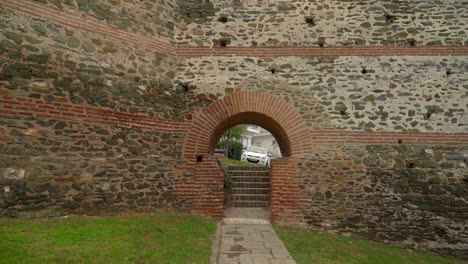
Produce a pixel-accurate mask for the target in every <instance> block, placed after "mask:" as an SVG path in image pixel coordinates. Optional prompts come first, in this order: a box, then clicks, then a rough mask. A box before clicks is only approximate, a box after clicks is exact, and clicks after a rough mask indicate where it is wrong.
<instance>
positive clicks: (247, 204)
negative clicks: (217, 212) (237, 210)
mask: <svg viewBox="0 0 468 264" xmlns="http://www.w3.org/2000/svg"><path fill="white" fill-rule="evenodd" d="M269 204H270V203H269V202H265V201H231V202H230V203H229V206H230V207H267V206H268V205H269Z"/></svg>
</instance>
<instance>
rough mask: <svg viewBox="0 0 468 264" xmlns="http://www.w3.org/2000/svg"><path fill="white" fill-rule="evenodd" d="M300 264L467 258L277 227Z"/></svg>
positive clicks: (429, 263)
mask: <svg viewBox="0 0 468 264" xmlns="http://www.w3.org/2000/svg"><path fill="white" fill-rule="evenodd" d="M275 230H276V232H277V233H278V235H279V236H280V238H281V239H282V240H283V242H284V244H285V245H286V247H287V248H288V250H289V253H290V254H291V256H292V257H293V258H294V259H295V260H296V262H297V264H312V263H313V264H403V263H408V264H435V263H437V264H461V263H465V264H466V263H468V262H467V261H464V260H461V259H455V258H444V257H439V256H434V255H430V254H427V253H422V252H411V251H408V250H403V249H399V248H396V247H393V246H389V245H384V244H381V243H377V242H373V241H368V240H362V239H356V238H351V237H345V236H340V235H332V234H320V233H317V232H310V231H304V230H301V229H297V228H291V227H279V226H275Z"/></svg>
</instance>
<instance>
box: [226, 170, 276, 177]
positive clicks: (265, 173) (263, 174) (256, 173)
mask: <svg viewBox="0 0 468 264" xmlns="http://www.w3.org/2000/svg"><path fill="white" fill-rule="evenodd" d="M229 173H230V174H231V176H249V177H257V176H261V177H266V176H270V172H268V171H229Z"/></svg>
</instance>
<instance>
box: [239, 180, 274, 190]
mask: <svg viewBox="0 0 468 264" xmlns="http://www.w3.org/2000/svg"><path fill="white" fill-rule="evenodd" d="M233 188H268V189H270V182H234V187H233Z"/></svg>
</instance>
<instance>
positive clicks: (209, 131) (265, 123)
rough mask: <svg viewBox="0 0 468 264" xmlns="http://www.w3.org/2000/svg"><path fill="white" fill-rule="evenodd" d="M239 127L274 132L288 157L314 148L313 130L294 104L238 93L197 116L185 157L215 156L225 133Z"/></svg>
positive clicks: (264, 94)
mask: <svg viewBox="0 0 468 264" xmlns="http://www.w3.org/2000/svg"><path fill="white" fill-rule="evenodd" d="M238 124H254V125H259V126H261V127H263V128H265V129H267V130H268V131H270V132H271V133H272V134H273V136H274V137H275V138H276V140H277V142H278V145H279V146H280V148H281V151H282V153H283V156H285V157H293V156H297V155H300V154H301V153H304V152H305V147H306V146H308V145H310V142H309V141H310V138H309V136H308V131H309V130H308V128H307V127H306V124H305V122H304V121H303V120H302V118H301V116H300V115H299V113H298V112H297V111H296V110H295V109H294V108H293V107H292V106H291V105H289V104H288V103H286V102H285V101H283V100H282V99H280V98H278V97H276V96H273V95H269V94H266V93H262V92H235V93H233V94H231V95H229V96H226V97H225V98H223V99H222V100H219V101H217V102H215V103H213V104H212V105H210V106H208V107H207V108H205V109H204V110H203V111H202V112H201V113H200V114H199V115H198V116H197V117H196V119H195V122H194V123H193V125H192V128H191V129H190V131H189V133H188V135H187V141H186V143H185V150H184V156H185V157H187V158H194V157H195V156H196V155H206V154H212V152H213V149H214V147H215V144H216V142H217V140H218V139H219V138H220V137H221V135H222V134H223V133H224V131H226V130H227V129H229V128H230V127H233V126H235V125H238Z"/></svg>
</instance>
